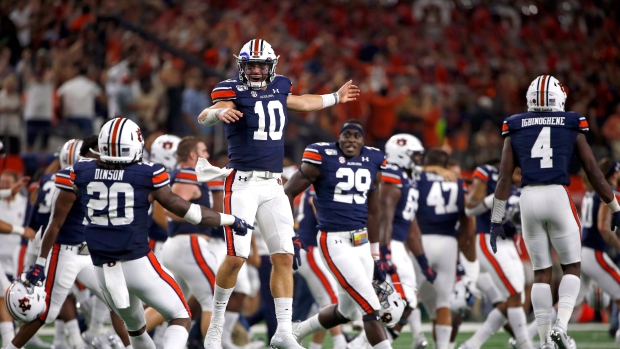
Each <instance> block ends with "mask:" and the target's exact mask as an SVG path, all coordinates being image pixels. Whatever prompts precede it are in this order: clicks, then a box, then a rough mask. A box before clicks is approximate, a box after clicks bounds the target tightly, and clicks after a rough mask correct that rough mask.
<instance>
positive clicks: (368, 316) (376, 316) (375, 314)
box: [362, 311, 381, 322]
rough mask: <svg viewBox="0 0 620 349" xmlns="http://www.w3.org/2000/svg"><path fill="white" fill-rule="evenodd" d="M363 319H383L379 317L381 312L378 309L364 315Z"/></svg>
mask: <svg viewBox="0 0 620 349" xmlns="http://www.w3.org/2000/svg"><path fill="white" fill-rule="evenodd" d="M362 321H364V322H366V321H381V318H380V317H379V313H378V312H377V311H373V312H372V313H370V314H366V315H364V316H362Z"/></svg>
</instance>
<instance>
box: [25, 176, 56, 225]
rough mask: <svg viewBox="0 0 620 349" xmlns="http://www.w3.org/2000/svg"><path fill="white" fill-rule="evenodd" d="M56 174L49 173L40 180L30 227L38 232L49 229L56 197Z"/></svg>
mask: <svg viewBox="0 0 620 349" xmlns="http://www.w3.org/2000/svg"><path fill="white" fill-rule="evenodd" d="M57 190H58V189H57V188H56V174H55V173H48V174H44V175H43V176H41V178H40V179H39V189H38V191H37V201H36V202H35V204H34V207H33V212H32V219H31V220H30V227H31V228H32V229H33V230H34V231H37V230H39V228H41V229H43V231H45V229H46V228H47V224H48V223H49V221H50V218H51V214H52V204H53V203H54V201H53V200H54V199H55V197H56V192H57Z"/></svg>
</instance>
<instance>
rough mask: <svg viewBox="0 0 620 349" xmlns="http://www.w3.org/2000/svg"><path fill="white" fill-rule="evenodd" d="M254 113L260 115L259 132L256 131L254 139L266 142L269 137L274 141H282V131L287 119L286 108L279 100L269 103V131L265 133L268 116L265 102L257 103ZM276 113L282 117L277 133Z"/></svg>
mask: <svg viewBox="0 0 620 349" xmlns="http://www.w3.org/2000/svg"><path fill="white" fill-rule="evenodd" d="M254 112H255V113H256V114H257V115H258V131H254V139H256V140H259V141H266V140H267V137H269V138H270V139H272V140H274V141H279V140H280V139H282V130H283V129H284V124H285V123H286V119H285V117H284V108H283V107H282V103H280V101H278V100H273V101H269V103H267V113H268V114H269V131H265V128H266V119H267V118H266V116H265V108H263V101H257V102H256V104H255V105H254ZM276 113H277V114H278V115H279V116H280V127H279V128H278V130H277V131H276Z"/></svg>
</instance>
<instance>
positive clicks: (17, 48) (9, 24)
mask: <svg viewBox="0 0 620 349" xmlns="http://www.w3.org/2000/svg"><path fill="white" fill-rule="evenodd" d="M8 10H9V7H8V6H6V5H5V4H2V5H0V45H2V46H4V47H8V49H9V50H11V59H10V62H11V65H13V66H14V65H15V64H17V62H19V60H20V58H21V57H20V54H21V52H22V48H21V44H20V43H19V38H18V37H17V27H16V26H15V23H13V21H12V20H11V18H10V17H9V13H8Z"/></svg>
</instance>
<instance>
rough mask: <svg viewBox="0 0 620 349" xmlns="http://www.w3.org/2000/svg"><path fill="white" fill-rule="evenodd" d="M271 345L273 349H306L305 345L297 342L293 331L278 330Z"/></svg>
mask: <svg viewBox="0 0 620 349" xmlns="http://www.w3.org/2000/svg"><path fill="white" fill-rule="evenodd" d="M269 347H270V348H272V349H304V347H302V346H301V345H299V343H297V340H296V339H295V336H293V334H292V333H278V332H276V333H275V334H274V335H273V337H271V342H270V343H269Z"/></svg>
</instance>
